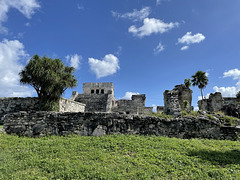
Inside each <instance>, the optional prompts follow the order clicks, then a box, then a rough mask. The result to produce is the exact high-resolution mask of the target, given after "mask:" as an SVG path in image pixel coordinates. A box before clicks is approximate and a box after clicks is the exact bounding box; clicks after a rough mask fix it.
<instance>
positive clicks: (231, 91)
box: [213, 69, 240, 97]
mask: <svg viewBox="0 0 240 180" xmlns="http://www.w3.org/2000/svg"><path fill="white" fill-rule="evenodd" d="M223 77H224V78H227V77H232V78H233V80H238V81H237V83H236V85H235V86H231V87H218V86H214V87H213V89H214V90H215V91H216V92H221V93H222V96H223V97H235V96H236V94H237V92H238V91H240V70H239V69H231V70H229V71H226V72H224V73H223Z"/></svg>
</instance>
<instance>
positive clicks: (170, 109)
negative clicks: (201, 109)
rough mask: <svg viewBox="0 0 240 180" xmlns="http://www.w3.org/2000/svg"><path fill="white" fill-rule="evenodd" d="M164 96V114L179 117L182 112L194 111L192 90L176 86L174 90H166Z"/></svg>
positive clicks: (182, 85)
mask: <svg viewBox="0 0 240 180" xmlns="http://www.w3.org/2000/svg"><path fill="white" fill-rule="evenodd" d="M163 96H164V112H165V113H166V114H170V115H174V116H179V115H180V114H181V111H183V110H186V111H191V110H192V105H191V104H192V90H191V89H190V88H188V87H186V86H185V85H184V84H181V85H176V86H175V87H174V89H173V90H171V91H170V90H166V91H165V92H164V93H163Z"/></svg>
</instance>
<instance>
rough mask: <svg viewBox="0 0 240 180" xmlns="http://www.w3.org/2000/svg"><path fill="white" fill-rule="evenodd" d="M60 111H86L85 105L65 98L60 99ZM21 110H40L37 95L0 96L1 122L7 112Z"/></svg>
mask: <svg viewBox="0 0 240 180" xmlns="http://www.w3.org/2000/svg"><path fill="white" fill-rule="evenodd" d="M59 107H60V110H59V111H60V112H84V109H85V105H84V104H82V103H78V102H74V101H71V100H68V99H65V98H61V99H60V101H59ZM19 111H39V101H38V98H37V97H27V98H20V97H10V98H0V123H2V117H3V116H4V115H5V114H9V113H14V112H19Z"/></svg>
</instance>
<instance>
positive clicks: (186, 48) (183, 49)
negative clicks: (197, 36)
mask: <svg viewBox="0 0 240 180" xmlns="http://www.w3.org/2000/svg"><path fill="white" fill-rule="evenodd" d="M188 49H189V46H183V47H182V48H181V50H182V51H185V50H188Z"/></svg>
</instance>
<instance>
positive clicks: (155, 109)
mask: <svg viewBox="0 0 240 180" xmlns="http://www.w3.org/2000/svg"><path fill="white" fill-rule="evenodd" d="M152 107H153V110H152V111H153V112H157V105H156V104H152Z"/></svg>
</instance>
